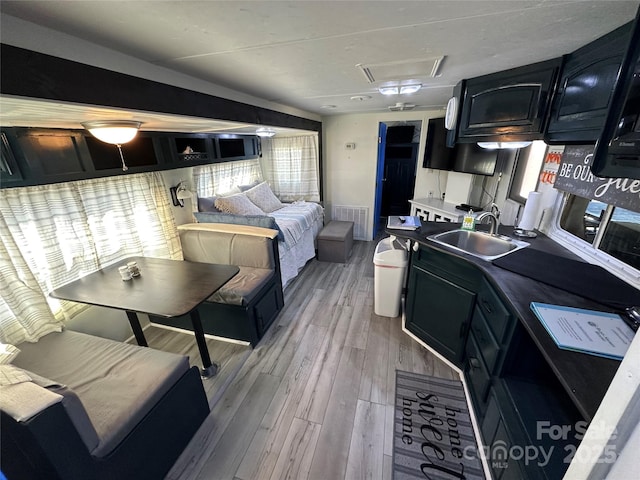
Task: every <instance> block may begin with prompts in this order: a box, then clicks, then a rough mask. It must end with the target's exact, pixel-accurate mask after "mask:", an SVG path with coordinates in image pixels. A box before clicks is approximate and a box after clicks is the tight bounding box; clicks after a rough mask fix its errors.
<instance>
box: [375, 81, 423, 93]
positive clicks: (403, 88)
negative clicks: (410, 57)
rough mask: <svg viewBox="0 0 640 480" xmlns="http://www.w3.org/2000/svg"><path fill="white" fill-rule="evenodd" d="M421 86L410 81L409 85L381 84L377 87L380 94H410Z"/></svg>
mask: <svg viewBox="0 0 640 480" xmlns="http://www.w3.org/2000/svg"><path fill="white" fill-rule="evenodd" d="M421 88H422V84H421V83H412V84H409V85H383V86H381V87H379V88H378V91H379V92H380V93H381V94H382V95H398V94H400V95H410V94H412V93H416V92H417V91H418V90H420V89H421Z"/></svg>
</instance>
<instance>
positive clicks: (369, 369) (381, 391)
mask: <svg viewBox="0 0 640 480" xmlns="http://www.w3.org/2000/svg"><path fill="white" fill-rule="evenodd" d="M389 323H390V321H389V319H388V318H386V317H379V316H378V315H375V314H372V316H371V320H370V327H369V335H368V338H367V347H366V353H365V357H364V368H363V370H362V379H361V380H360V393H359V394H358V398H359V399H361V400H367V401H369V402H375V403H380V404H386V403H387V369H388V365H389V329H390V325H389Z"/></svg>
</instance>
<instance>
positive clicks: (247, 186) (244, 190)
mask: <svg viewBox="0 0 640 480" xmlns="http://www.w3.org/2000/svg"><path fill="white" fill-rule="evenodd" d="M259 183H260V180H254V181H253V182H251V183H250V184H249V185H238V188H239V189H240V191H241V192H246V191H247V190H249V189H250V188H253V187H255V186H256V185H258V184H259Z"/></svg>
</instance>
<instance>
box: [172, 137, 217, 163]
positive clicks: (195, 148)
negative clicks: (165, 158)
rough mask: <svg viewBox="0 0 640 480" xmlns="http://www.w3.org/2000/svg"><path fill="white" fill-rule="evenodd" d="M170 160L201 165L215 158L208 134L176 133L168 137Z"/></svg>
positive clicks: (214, 151)
mask: <svg viewBox="0 0 640 480" xmlns="http://www.w3.org/2000/svg"><path fill="white" fill-rule="evenodd" d="M169 144H170V147H169V148H170V149H171V157H172V160H173V161H174V162H176V163H179V164H184V165H185V166H187V165H202V164H205V163H211V162H213V161H214V160H215V158H216V150H215V147H214V145H213V142H212V139H211V136H210V135H205V134H176V135H174V136H172V137H171V138H170V139H169Z"/></svg>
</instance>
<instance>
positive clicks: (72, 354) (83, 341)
mask: <svg viewBox="0 0 640 480" xmlns="http://www.w3.org/2000/svg"><path fill="white" fill-rule="evenodd" d="M123 315H124V314H123ZM19 348H20V350H21V351H20V354H18V356H17V357H16V358H15V360H14V362H13V363H14V364H15V365H16V366H18V367H20V368H24V369H25V370H29V371H30V372H34V373H36V374H38V375H41V376H43V377H46V378H48V379H51V380H54V381H56V382H59V383H61V384H64V385H67V386H68V387H69V388H70V389H72V390H73V391H74V392H75V394H76V395H77V396H78V398H79V399H80V401H81V402H82V404H83V405H84V408H85V410H86V412H87V415H88V416H89V418H90V420H91V423H92V424H93V426H94V428H95V430H96V432H97V434H98V437H99V439H100V442H99V444H98V446H97V447H96V448H95V449H94V450H93V451H92V452H91V453H92V454H93V455H95V456H97V457H101V456H104V455H106V454H108V453H109V452H111V451H112V450H113V449H114V448H115V447H116V446H117V445H118V444H119V443H120V442H121V441H122V440H123V439H124V438H125V437H126V435H127V434H128V433H129V432H130V431H131V430H132V429H133V427H134V426H135V425H137V424H138V423H139V422H140V420H142V419H143V418H144V416H145V415H146V414H147V413H148V412H149V411H150V410H151V409H152V408H153V406H154V405H155V404H156V403H157V402H158V400H160V398H162V396H163V395H164V394H165V393H167V391H168V390H169V389H170V388H171V387H172V386H173V385H174V384H175V383H176V382H177V381H178V379H180V378H181V377H182V375H183V374H184V373H185V372H186V371H187V370H188V369H189V359H188V357H186V356H183V355H176V354H173V353H169V352H162V351H159V350H154V349H152V348H145V347H139V346H137V345H130V344H127V343H120V342H115V341H113V340H107V339H104V338H100V337H94V336H92V335H86V334H84V333H79V332H73V331H71V330H64V331H62V332H60V333H50V334H48V335H45V336H44V337H42V338H41V339H40V340H39V341H38V342H37V343H27V342H23V343H21V344H20V345H19Z"/></svg>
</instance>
